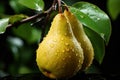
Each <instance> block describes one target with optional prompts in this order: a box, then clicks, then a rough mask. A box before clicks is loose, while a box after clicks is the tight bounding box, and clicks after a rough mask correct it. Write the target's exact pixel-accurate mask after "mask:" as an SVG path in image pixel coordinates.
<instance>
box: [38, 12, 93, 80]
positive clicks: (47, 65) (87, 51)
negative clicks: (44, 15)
mask: <svg viewBox="0 0 120 80" xmlns="http://www.w3.org/2000/svg"><path fill="white" fill-rule="evenodd" d="M93 58H94V50H93V46H92V44H91V42H90V40H89V38H88V37H87V35H86V34H85V32H84V29H83V26H82V24H81V23H80V21H79V20H78V19H77V18H76V17H75V15H74V14H73V13H71V12H70V11H69V10H65V11H64V12H63V13H58V14H57V15H56V16H55V17H54V19H53V22H52V24H51V27H50V30H49V32H48V34H47V36H46V37H45V38H44V39H43V41H42V42H41V43H40V44H39V47H38V49H37V55H36V62H37V65H38V67H39V69H40V71H41V72H42V73H43V74H44V75H45V76H47V77H49V78H53V79H59V78H69V77H72V76H73V75H75V74H76V73H77V72H78V71H79V70H81V71H83V70H86V69H87V68H88V67H89V66H90V65H91V63H92V61H93Z"/></svg>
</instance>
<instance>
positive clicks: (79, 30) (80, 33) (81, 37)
mask: <svg viewBox="0 0 120 80" xmlns="http://www.w3.org/2000/svg"><path fill="white" fill-rule="evenodd" d="M64 15H65V17H66V18H67V20H68V21H69V23H70V25H71V27H72V30H73V34H74V35H75V38H76V39H77V41H78V42H79V44H80V45H81V47H82V49H83V54H84V61H83V65H82V69H81V70H86V69H87V68H88V67H89V66H90V65H91V63H92V61H93V58H94V50H93V46H92V44H91V41H90V40H89V38H88V37H87V35H86V34H85V32H84V29H83V26H82V24H81V23H80V21H79V20H78V19H77V18H76V16H74V14H73V13H71V12H70V11H69V10H65V11H64Z"/></svg>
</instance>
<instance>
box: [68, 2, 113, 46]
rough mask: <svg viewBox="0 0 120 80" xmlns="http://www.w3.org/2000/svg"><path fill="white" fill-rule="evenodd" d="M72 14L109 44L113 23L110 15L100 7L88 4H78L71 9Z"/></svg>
mask: <svg viewBox="0 0 120 80" xmlns="http://www.w3.org/2000/svg"><path fill="white" fill-rule="evenodd" d="M70 10H71V12H73V13H74V14H75V16H76V17H77V18H78V19H79V20H80V22H81V23H82V24H83V25H85V26H87V27H88V28H90V29H91V30H93V31H95V32H96V33H97V34H99V36H101V33H103V34H104V36H101V37H102V39H103V40H104V41H105V43H106V45H107V44H108V42H109V39H110V35H111V22H110V19H109V17H108V15H107V14H106V13H105V12H104V11H102V10H101V9H100V8H99V7H97V6H96V5H94V4H91V3H88V2H78V3H75V4H73V6H72V7H70Z"/></svg>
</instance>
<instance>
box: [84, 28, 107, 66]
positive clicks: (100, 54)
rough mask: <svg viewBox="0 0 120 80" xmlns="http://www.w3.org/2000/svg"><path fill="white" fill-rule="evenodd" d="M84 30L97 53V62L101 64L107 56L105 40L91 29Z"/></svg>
mask: <svg viewBox="0 0 120 80" xmlns="http://www.w3.org/2000/svg"><path fill="white" fill-rule="evenodd" d="M84 29H85V32H86V34H87V36H88V37H89V39H90V41H91V42H92V45H93V48H94V53H95V55H94V56H95V60H96V61H97V62H99V63H100V64H101V63H102V61H103V58H104V55H105V44H104V40H103V39H102V38H101V37H100V36H99V34H97V33H96V32H94V31H93V30H91V29H90V28H88V27H84Z"/></svg>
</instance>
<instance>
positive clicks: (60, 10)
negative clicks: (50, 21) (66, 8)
mask: <svg viewBox="0 0 120 80" xmlns="http://www.w3.org/2000/svg"><path fill="white" fill-rule="evenodd" d="M58 8H59V13H62V7H61V0H58Z"/></svg>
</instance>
